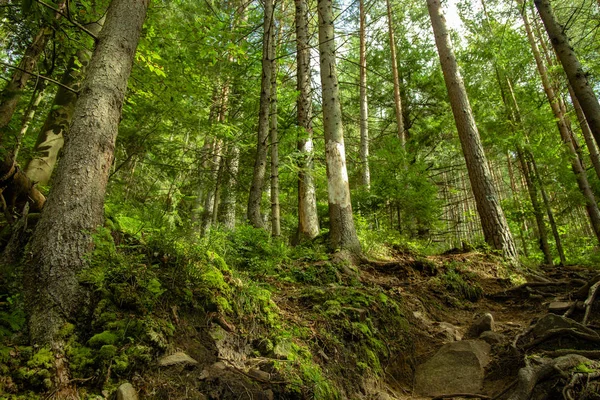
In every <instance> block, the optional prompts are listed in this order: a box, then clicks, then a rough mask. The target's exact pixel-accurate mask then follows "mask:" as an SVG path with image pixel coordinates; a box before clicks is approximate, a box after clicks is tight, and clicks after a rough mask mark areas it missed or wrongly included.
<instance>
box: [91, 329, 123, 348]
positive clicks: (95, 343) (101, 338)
mask: <svg viewBox="0 0 600 400" xmlns="http://www.w3.org/2000/svg"><path fill="white" fill-rule="evenodd" d="M117 340H119V337H118V336H117V334H116V333H114V332H111V331H104V332H101V333H97V334H95V335H94V336H92V337H91V338H90V340H88V344H89V345H90V346H92V347H101V346H102V345H105V344H115V343H116V342H117Z"/></svg>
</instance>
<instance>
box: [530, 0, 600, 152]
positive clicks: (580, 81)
mask: <svg viewBox="0 0 600 400" xmlns="http://www.w3.org/2000/svg"><path fill="white" fill-rule="evenodd" d="M534 3H535V6H536V8H537V10H538V13H539V15H540V18H541V19H542V22H543V23H544V26H545V27H546V31H547V32H548V36H549V37H550V41H551V43H552V46H553V47H554V50H555V51H556V54H557V56H558V59H559V60H560V63H561V64H562V66H563V69H564V71H565V74H566V75H567V78H568V79H569V83H570V84H571V86H572V87H573V91H574V92H575V95H576V97H577V99H578V100H579V103H580V104H581V108H582V110H583V112H584V114H585V117H586V119H587V122H588V124H589V126H590V129H591V131H592V134H593V136H594V138H595V139H596V144H598V145H600V103H598V98H597V97H596V95H595V93H594V90H593V89H592V87H591V86H590V84H589V82H588V79H587V75H586V73H585V71H584V70H583V67H582V66H581V63H580V62H579V60H578V58H577V55H576V54H575V51H574V50H573V48H572V47H571V45H570V44H569V39H568V37H567V35H566V34H565V31H564V28H563V27H562V26H561V25H560V24H559V23H558V21H557V20H556V18H555V17H554V14H553V12H552V6H551V5H550V0H535V1H534Z"/></svg>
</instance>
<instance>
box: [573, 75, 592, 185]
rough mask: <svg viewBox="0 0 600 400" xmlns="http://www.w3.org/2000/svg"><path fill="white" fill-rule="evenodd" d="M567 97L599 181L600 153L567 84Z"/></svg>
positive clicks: (577, 102)
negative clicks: (570, 102) (569, 98)
mask: <svg viewBox="0 0 600 400" xmlns="http://www.w3.org/2000/svg"><path fill="white" fill-rule="evenodd" d="M568 88H569V95H570V96H571V101H572V102H573V108H574V109H575V113H576V114H577V120H578V121H579V126H580V127H581V133H582V134H583V139H584V140H585V144H586V146H587V148H588V152H589V153H590V160H591V161H592V165H593V166H594V171H595V172H596V176H597V177H598V179H600V153H599V152H598V146H597V145H596V142H595V141H594V137H593V135H592V131H591V130H590V126H589V125H588V123H587V120H586V119H585V114H584V113H583V110H582V109H581V104H579V100H577V97H576V96H575V93H574V92H573V87H572V86H571V85H570V84H569V85H568Z"/></svg>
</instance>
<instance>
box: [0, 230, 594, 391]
mask: <svg viewBox="0 0 600 400" xmlns="http://www.w3.org/2000/svg"><path fill="white" fill-rule="evenodd" d="M249 236H251V235H249ZM113 237H114V234H113ZM109 240H110V238H109ZM252 240H256V241H257V242H260V240H259V239H252ZM116 242H119V243H121V244H120V245H119V246H117V248H116V249H117V250H116V252H115V251H114V250H111V251H108V250H106V249H104V250H102V251H103V252H104V253H105V254H101V255H100V259H101V262H97V260H96V261H94V260H92V268H91V269H90V272H88V276H86V277H83V278H82V279H83V281H84V282H86V284H89V285H90V286H91V287H92V288H95V290H94V293H95V296H97V298H96V299H94V301H93V304H95V309H94V310H93V313H92V315H93V316H92V319H91V320H88V321H80V322H78V323H77V326H75V327H74V328H69V329H65V331H68V332H67V333H66V334H65V335H66V339H65V340H66V342H67V343H68V349H69V350H68V356H69V357H70V360H71V370H72V372H73V381H74V382H77V383H76V384H77V385H78V387H79V391H80V395H81V397H82V398H85V399H94V400H99V399H105V398H106V399H107V398H114V397H115V396H116V393H117V392H119V391H122V389H123V386H122V385H123V384H124V383H125V382H128V383H130V384H132V385H133V388H135V391H137V392H138V394H139V396H140V398H143V399H144V398H147V399H215V400H216V399H224V400H229V399H256V400H261V399H264V400H274V399H298V400H300V399H318V400H335V399H362V400H390V399H391V400H394V399H396V400H399V399H402V400H403V399H431V398H432V397H435V396H434V395H430V396H429V397H420V396H419V394H418V393H419V390H418V387H419V382H417V379H416V376H417V375H418V370H419V369H420V368H421V366H422V365H423V364H424V363H426V362H428V360H431V359H432V357H434V356H435V355H436V353H438V351H439V349H440V348H442V347H443V346H445V345H448V344H449V343H455V342H459V341H461V340H462V341H464V342H467V341H469V340H473V339H477V337H478V336H479V333H481V332H479V330H481V329H479V326H480V325H481V324H480V322H481V318H482V316H483V319H485V318H488V317H486V316H485V315H486V314H491V316H492V317H493V324H489V325H490V326H488V327H487V328H484V329H482V330H488V329H492V330H493V331H494V332H495V333H494V334H493V335H488V337H487V338H486V339H485V340H486V341H488V342H489V343H491V346H488V347H489V348H490V350H488V352H489V354H487V355H486V358H489V362H486V363H485V365H482V367H481V370H482V371H483V372H481V373H482V374H484V379H483V383H482V384H481V387H480V388H479V389H478V390H475V391H474V392H473V393H463V394H464V395H465V396H466V397H465V396H458V395H454V396H450V395H452V394H453V393H446V392H445V391H444V390H443V389H442V392H443V393H441V394H445V395H448V396H446V397H437V398H440V399H441V398H447V399H461V398H483V399H511V400H521V399H523V400H525V399H528V398H530V397H531V396H533V397H531V398H534V399H539V400H541V399H554V398H556V399H561V398H565V399H567V400H575V399H599V398H600V395H599V394H598V393H600V386H599V385H597V384H596V380H597V379H598V377H600V372H599V371H600V365H598V364H597V363H596V362H595V361H593V360H595V359H598V358H600V352H599V351H596V350H595V349H596V348H597V346H598V343H600V335H599V334H598V332H600V328H599V325H600V315H599V313H598V312H597V311H596V310H595V309H592V308H591V306H590V305H591V304H593V298H591V299H589V298H588V297H589V294H590V293H592V292H593V293H595V290H596V289H597V288H598V286H599V285H594V283H595V282H596V281H598V280H599V279H600V276H599V275H597V274H598V271H597V270H594V269H590V268H586V267H580V266H565V267H558V266H557V267H550V266H542V267H540V268H538V269H536V270H535V271H533V270H531V271H515V270H514V269H511V268H509V267H507V266H506V265H504V264H503V263H502V261H501V259H500V258H498V257H497V256H494V255H490V254H487V253H485V252H478V251H471V252H459V251H458V250H456V251H454V252H450V253H447V254H444V255H437V256H421V255H418V254H415V253H412V252H403V251H396V252H395V254H393V256H392V257H390V258H389V259H387V260H385V261H363V263H362V264H360V265H357V266H353V265H351V264H349V263H347V262H344V261H340V260H332V259H330V257H329V256H327V255H325V254H324V253H322V252H321V251H320V250H319V251H315V252H311V251H308V250H306V249H305V250H302V251H301V252H300V253H299V254H300V255H298V254H296V255H295V256H290V255H289V254H288V255H286V256H285V257H283V256H281V257H280V259H278V261H277V262H273V263H270V264H269V260H270V259H271V258H276V254H275V253H277V251H279V250H277V249H275V250H273V249H272V248H271V249H269V248H261V249H258V248H256V247H252V246H249V245H247V243H246V244H244V243H241V242H236V243H234V244H235V246H238V250H237V253H235V254H236V257H237V258H236V257H233V256H230V257H229V258H227V257H225V258H221V257H220V256H218V255H216V254H215V253H213V252H212V251H206V250H202V251H199V252H198V253H196V254H191V255H190V254H188V253H189V250H188V249H187V247H179V250H177V249H178V247H177V246H172V247H170V248H165V247H164V246H165V245H164V243H161V244H160V245H158V246H156V245H154V247H152V246H153V245H146V244H144V245H140V243H139V242H138V241H137V240H133V239H132V240H130V243H127V244H126V245H124V244H123V243H125V241H124V239H123V238H120V239H118V240H116ZM260 243H262V242H260ZM97 245H98V244H97ZM161 246H162V247H161ZM100 247H101V246H99V248H100ZM182 249H185V250H182ZM259 250H260V251H259ZM107 252H108V253H110V254H111V255H110V256H107V255H106V254H107ZM177 252H179V253H177ZM225 259H227V260H228V262H230V263H231V264H232V265H231V266H230V265H228V264H227V263H226V262H225ZM586 299H587V300H588V302H587V303H589V305H587V304H585V303H584V301H586ZM589 300H591V301H589ZM561 302H562V303H561ZM0 306H3V307H5V308H6V307H8V303H7V302H6V303H2V304H0ZM550 308H553V309H555V310H553V312H554V313H555V314H556V315H557V317H556V318H555V317H552V318H550V319H551V321H550V322H548V317H547V316H548V315H549V309H550ZM0 311H2V312H4V314H0V322H3V318H4V319H6V317H7V316H10V315H13V314H14V312H13V314H10V310H9V309H8V308H7V309H6V310H2V309H0ZM586 311H587V313H586ZM590 311H591V312H590ZM565 313H566V314H567V315H568V316H569V318H563V317H562V315H563V314H565ZM586 314H587V317H586ZM14 315H16V314H14ZM584 319H585V326H584V325H581V324H579V323H578V322H576V321H580V322H581V321H582V320H584ZM478 321H479V322H478ZM540 321H545V322H544V323H541V322H540ZM565 321H567V322H565ZM15 324H16V323H15ZM544 324H545V325H544ZM0 325H1V324H0ZM492 325H493V326H492ZM474 329H475V330H477V332H475V333H474ZM18 331H19V329H17V328H15V332H16V333H15V334H14V335H13V336H5V338H4V340H3V341H0V372H2V374H1V375H3V376H1V375H0V399H11V400H12V399H30V398H31V399H33V398H48V396H49V395H50V397H51V395H52V393H51V392H50V393H48V392H47V391H46V390H45V388H47V387H48V386H47V383H48V377H49V375H48V369H49V366H50V361H49V360H47V359H46V358H47V356H46V353H47V352H44V349H37V350H36V349H32V348H31V347H28V346H27V344H26V338H25V337H21V336H19V335H20V334H19V332H18ZM0 333H1V332H0ZM488 333H489V332H488ZM490 336H491V337H490ZM481 337H482V338H483V335H482V336H481ZM0 338H1V337H0ZM490 339H491V340H490ZM486 346H487V345H486ZM461 354H462V355H461ZM182 356H183V358H182ZM561 356H565V357H561ZM169 357H171V358H169ZM173 357H174V358H173ZM177 357H179V358H177ZM460 357H463V358H464V360H463V359H461V358H460ZM468 357H469V354H466V353H464V354H463V353H460V354H459V359H458V361H456V360H454V361H452V360H449V361H447V360H446V359H444V360H445V361H444V362H446V361H447V362H448V363H452V362H458V365H460V367H457V368H455V369H456V370H463V369H467V367H466V364H465V367H464V368H463V367H462V365H463V361H464V362H465V363H466V362H467V361H466V360H467V358H468ZM451 369H452V367H451ZM519 371H521V372H520V373H519V375H518V372H519ZM444 373H446V372H444ZM452 373H453V371H452V370H451V371H450V372H449V374H450V375H451V374H452ZM459 375H460V374H459ZM445 378H446V377H444V379H445ZM517 378H519V379H517ZM431 379H433V380H435V377H432V378H431ZM447 379H449V380H451V379H453V378H451V377H450V376H448V377H447ZM462 379H463V380H464V379H465V378H464V377H463V378H462ZM79 382H81V383H79ZM431 385H432V386H435V382H432V383H431ZM425 386H426V387H427V386H429V382H426V383H425ZM442 386H443V384H442ZM421 387H423V383H421ZM118 388H120V389H119V390H118ZM505 389H508V390H505ZM503 392H504V393H503ZM121 394H123V393H121ZM438 394H440V393H438ZM468 395H470V396H468ZM486 396H487V397H486ZM119 398H123V399H129V398H128V397H119Z"/></svg>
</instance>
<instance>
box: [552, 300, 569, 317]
mask: <svg viewBox="0 0 600 400" xmlns="http://www.w3.org/2000/svg"><path fill="white" fill-rule="evenodd" d="M572 305H573V302H569V301H553V302H552V303H550V304H549V305H548V311H550V312H551V313H555V314H562V313H564V312H565V311H567V310H568V309H569V308H571V306H572Z"/></svg>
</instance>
